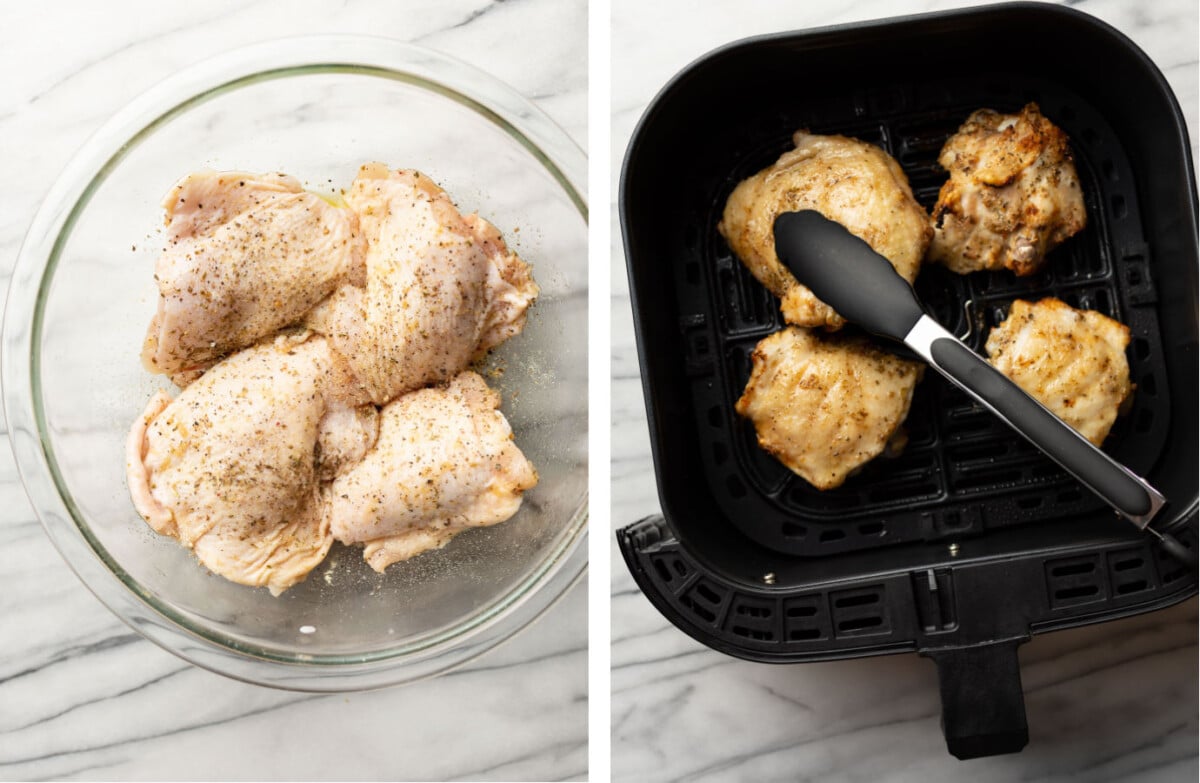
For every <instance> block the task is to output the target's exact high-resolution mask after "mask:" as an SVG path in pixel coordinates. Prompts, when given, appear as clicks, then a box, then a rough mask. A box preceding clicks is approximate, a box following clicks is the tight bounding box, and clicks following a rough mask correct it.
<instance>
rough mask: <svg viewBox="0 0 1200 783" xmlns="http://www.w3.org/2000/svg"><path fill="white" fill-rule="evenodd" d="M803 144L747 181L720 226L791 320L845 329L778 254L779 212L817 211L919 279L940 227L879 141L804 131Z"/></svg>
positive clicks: (910, 278) (800, 141)
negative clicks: (934, 224)
mask: <svg viewBox="0 0 1200 783" xmlns="http://www.w3.org/2000/svg"><path fill="white" fill-rule="evenodd" d="M793 139H794V141H795V144H796V148H795V149H793V150H791V151H790V152H786V153H784V155H783V156H782V157H781V158H779V160H778V161H776V162H775V163H774V164H773V165H772V166H770V167H768V168H766V169H763V170H762V171H760V172H758V173H757V174H755V175H754V176H752V177H749V178H747V179H745V180H742V182H740V183H739V184H738V186H737V187H736V188H735V189H734V191H733V193H732V194H730V196H729V200H728V201H727V202H726V203H725V211H724V214H723V215H722V217H721V222H720V223H719V224H718V226H717V229H718V230H719V231H720V232H721V235H722V236H724V237H725V240H726V241H727V242H728V243H729V247H730V248H731V249H732V250H733V252H734V254H735V255H737V257H738V258H739V259H741V261H742V263H743V264H745V265H746V267H747V268H748V269H749V270H750V272H751V273H752V274H753V275H754V276H755V277H756V278H757V279H758V281H759V282H760V283H762V284H763V285H765V286H766V287H767V288H768V289H770V291H771V293H773V294H775V296H778V297H780V299H782V300H783V301H782V303H781V309H782V311H783V317H784V320H786V321H787V322H788V323H790V324H796V325H797V326H823V327H825V328H827V329H840V328H841V326H842V325H843V324H844V323H845V319H843V318H842V317H841V316H840V315H838V314H837V313H836V312H834V310H833V308H832V307H830V306H829V305H827V304H825V303H824V302H822V301H821V300H819V299H817V297H816V296H814V295H813V293H812V291H810V290H809V289H808V288H806V287H805V286H802V285H800V283H798V282H797V281H796V278H795V277H793V276H792V273H791V272H789V271H788V270H787V268H786V267H784V265H783V264H782V263H781V262H780V261H779V257H778V256H777V255H776V254H775V234H774V224H775V218H776V217H778V216H779V215H780V214H782V213H784V212H793V211H798V210H802V209H814V210H816V211H818V212H820V213H821V214H822V215H824V216H825V217H827V218H829V219H830V220H835V221H837V222H838V223H841V224H842V225H843V226H845V227H846V229H847V230H849V231H850V233H852V234H854V235H855V236H857V237H859V238H861V239H863V240H864V241H866V242H867V244H869V245H870V246H871V247H872V248H874V249H875V252H877V253H879V254H881V255H883V256H884V257H886V258H887V259H888V260H889V261H891V262H892V265H893V266H894V267H896V271H897V272H899V273H900V275H901V276H902V277H903V278H904V279H905V280H907V281H908V282H910V283H911V282H912V281H913V280H915V279H916V277H917V272H918V271H919V270H920V267H921V259H922V258H923V257H924V255H925V248H926V247H927V246H928V244H929V240H930V237H931V236H932V235H933V229H932V228H931V227H930V225H929V217H928V215H926V214H925V210H923V209H922V208H921V206H920V205H919V204H918V203H917V202H916V200H915V199H914V198H913V195H912V189H911V188H910V187H909V184H908V178H907V177H905V176H904V172H903V170H901V168H900V165H899V164H898V163H896V161H895V160H893V159H892V157H891V156H890V155H888V154H887V153H886V152H884V151H883V150H881V149H880V148H879V147H876V146H874V145H872V144H867V143H866V142H863V141H859V140H858V139H850V138H847V137H845V136H818V135H815V134H811V133H807V132H805V131H798V132H797V133H796V134H795V136H794V137H793Z"/></svg>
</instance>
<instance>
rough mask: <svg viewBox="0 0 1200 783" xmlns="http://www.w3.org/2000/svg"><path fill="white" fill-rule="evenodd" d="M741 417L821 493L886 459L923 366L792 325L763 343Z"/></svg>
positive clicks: (741, 403) (754, 357)
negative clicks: (869, 463) (870, 463)
mask: <svg viewBox="0 0 1200 783" xmlns="http://www.w3.org/2000/svg"><path fill="white" fill-rule="evenodd" d="M751 360H752V364H753V367H752V369H751V372H750V380H749V382H748V383H747V384H746V389H745V392H744V393H743V394H742V397H741V399H739V400H738V401H737V412H738V413H740V414H741V415H742V416H745V417H746V418H748V419H749V420H750V421H751V422H753V424H754V429H755V431H756V432H757V433H758V443H759V445H760V446H762V447H763V448H764V449H766V450H767V451H768V452H770V453H771V454H773V455H775V457H776V458H777V459H778V460H779V461H780V462H782V463H783V464H784V465H786V466H787V467H788V468H789V469H790V470H791V471H792V472H793V473H795V474H796V475H798V476H800V477H802V478H803V479H804V480H805V481H807V482H808V483H810V484H812V485H813V486H814V487H816V488H817V489H832V488H834V487H837V486H840V485H841V484H842V482H844V481H845V480H846V478H847V477H848V476H849V475H850V474H851V473H853V472H854V471H855V470H857V469H858V468H859V467H860V466H862V465H863V464H865V463H866V462H867V461H869V460H871V459H873V458H874V457H876V456H878V455H879V454H881V453H882V452H883V451H884V450H885V448H886V447H887V446H888V445H889V441H891V440H892V439H893V437H894V436H895V435H896V434H897V430H898V428H899V427H900V424H901V423H902V422H903V421H904V418H905V417H906V416H907V415H908V409H909V406H910V405H911V404H912V396H913V389H914V388H915V387H916V385H917V381H918V380H919V379H920V377H921V373H922V369H923V367H922V365H921V364H919V363H917V362H911V361H907V360H905V359H900V358H898V357H896V356H893V355H891V354H889V353H885V352H883V351H881V350H879V349H878V348H876V347H874V346H873V345H871V344H870V343H869V342H867V341H865V340H863V339H858V338H844V337H841V336H825V337H823V336H818V335H817V334H816V333H815V332H813V331H811V330H809V329H801V328H796V327H788V328H786V329H784V330H782V331H779V332H776V333H775V334H772V335H771V336H769V337H766V338H764V339H763V340H761V341H760V342H759V343H758V345H757V346H755V348H754V353H753V354H752V357H751Z"/></svg>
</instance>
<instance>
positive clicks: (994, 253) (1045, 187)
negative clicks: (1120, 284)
mask: <svg viewBox="0 0 1200 783" xmlns="http://www.w3.org/2000/svg"><path fill="white" fill-rule="evenodd" d="M938 162H939V163H941V164H942V167H943V168H945V169H946V170H947V171H948V172H950V179H949V180H948V181H947V182H946V184H945V185H943V186H942V190H941V193H940V194H939V195H938V200H937V204H936V206H934V208H933V218H934V222H935V224H936V227H937V233H936V234H935V235H934V238H933V244H931V245H930V247H929V258H930V260H931V261H937V262H940V263H942V264H944V265H946V266H947V267H948V268H950V269H951V270H953V271H954V272H958V273H959V274H965V273H967V272H974V271H978V270H980V269H1011V270H1012V271H1013V272H1016V273H1017V274H1018V275H1031V274H1033V273H1034V272H1036V271H1037V270H1038V269H1039V268H1040V267H1041V265H1042V262H1043V261H1044V260H1045V258H1046V254H1047V253H1049V252H1050V251H1051V250H1053V249H1054V248H1055V247H1057V246H1058V245H1060V244H1061V243H1062V242H1063V241H1064V240H1066V239H1067V238H1068V237H1070V236H1072V235H1074V234H1076V233H1078V232H1079V231H1082V230H1083V227H1084V226H1085V225H1086V223H1087V214H1086V212H1085V211H1084V206H1083V191H1082V190H1081V189H1080V187H1079V176H1078V175H1077V174H1076V172H1075V164H1074V162H1073V161H1072V159H1071V146H1070V143H1069V142H1068V140H1067V135H1066V134H1065V133H1063V132H1062V131H1061V130H1060V129H1059V128H1058V127H1057V126H1055V125H1054V123H1052V122H1050V120H1048V119H1046V118H1045V117H1043V116H1042V114H1041V112H1040V111H1038V107H1037V104H1035V103H1031V104H1029V105H1027V106H1026V107H1025V108H1023V109H1021V111H1020V113H1019V114H999V113H997V112H994V111H991V110H990V109H980V110H979V111H977V112H975V113H974V114H972V115H971V116H970V117H968V118H967V121H966V122H965V123H963V125H962V127H961V128H959V129H958V132H957V133H956V134H954V135H953V136H951V137H950V139H949V140H948V141H947V142H946V145H945V146H944V147H943V148H942V152H941V155H940V156H939V157H938Z"/></svg>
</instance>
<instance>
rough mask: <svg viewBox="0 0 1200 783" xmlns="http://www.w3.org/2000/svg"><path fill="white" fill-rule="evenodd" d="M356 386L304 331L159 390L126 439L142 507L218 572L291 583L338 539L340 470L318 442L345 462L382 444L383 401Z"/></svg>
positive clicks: (158, 527)
mask: <svg viewBox="0 0 1200 783" xmlns="http://www.w3.org/2000/svg"><path fill="white" fill-rule="evenodd" d="M356 389H357V386H356V385H355V384H354V383H353V379H352V376H351V375H350V373H349V371H348V368H347V367H346V366H345V363H344V361H343V360H342V359H341V358H340V357H339V356H337V355H336V354H335V353H334V352H332V351H331V350H330V349H329V345H328V343H327V342H326V341H325V340H324V339H323V338H321V337H317V336H312V337H310V336H309V335H308V334H307V333H300V334H290V335H282V336H280V337H278V338H276V339H275V340H274V341H269V342H264V343H262V344H259V345H257V346H255V347H253V348H248V349H246V350H243V351H240V352H238V353H236V354H234V355H233V356H231V357H229V358H228V359H226V360H224V361H222V362H220V363H219V364H217V365H216V366H214V367H213V368H212V369H210V370H209V371H208V372H206V373H205V374H204V375H203V376H201V377H200V378H199V379H198V380H196V381H195V382H193V383H192V384H191V385H189V386H188V387H187V388H186V389H184V391H183V392H182V393H181V394H180V395H179V397H177V398H176V399H175V400H174V401H172V400H171V399H170V397H169V396H167V395H166V394H165V393H164V392H159V394H158V395H157V396H155V397H154V398H153V399H152V400H151V401H150V404H149V405H148V406H147V408H146V411H145V413H144V414H143V415H142V417H141V418H140V419H139V420H138V421H137V422H136V423H135V424H134V427H133V429H132V431H131V432H130V434H129V439H128V442H127V447H126V471H127V476H128V481H129V488H130V492H131V494H132V496H133V501H134V505H135V506H136V508H137V510H138V512H139V513H140V514H141V515H142V517H143V518H145V520H146V521H147V522H148V523H149V524H150V526H151V527H152V528H154V530H155V531H157V532H159V533H161V534H163V535H168V536H173V537H175V538H177V539H179V541H180V543H182V544H183V545H185V546H187V547H190V548H191V549H192V550H193V551H194V552H195V554H196V556H197V557H198V558H199V559H200V561H201V562H202V563H204V565H205V566H207V567H208V568H209V569H210V570H211V571H213V572H215V573H217V574H220V575H221V576H224V577H225V578H227V579H230V580H232V581H234V582H238V583H239V584H245V585H253V586H260V587H261V586H265V587H268V588H270V590H271V592H272V593H275V594H278V593H280V592H282V591H283V590H286V589H287V588H289V587H291V586H292V585H294V584H296V583H297V582H299V581H301V580H302V579H304V577H305V576H306V575H307V574H308V572H309V571H311V570H312V569H313V568H314V567H315V566H316V565H317V564H318V563H320V562H321V560H322V559H323V558H324V557H325V554H326V552H328V550H329V547H330V545H331V544H332V543H333V536H332V534H331V533H330V530H329V519H328V516H327V514H326V513H325V509H324V506H323V504H322V499H321V492H320V486H319V483H318V473H319V471H321V470H328V471H329V472H331V473H332V472H334V471H335V470H336V466H334V465H332V464H330V465H325V464H322V463H320V462H319V461H318V459H317V458H316V456H315V454H316V452H317V450H318V448H317V446H318V442H321V443H322V444H326V443H330V444H333V443H336V444H337V445H325V447H324V448H322V449H321V452H322V453H323V454H335V455H337V460H338V461H339V462H357V461H358V460H359V459H361V458H362V456H363V454H365V453H366V451H367V450H368V449H369V448H370V447H371V446H372V445H373V443H374V438H375V423H374V422H375V417H374V414H375V408H374V406H373V405H370V404H369V403H367V404H366V405H365V406H363V405H362V403H364V402H365V401H366V400H365V395H364V394H363V393H362V392H361V390H358V391H356ZM346 422H350V424H346ZM346 429H349V430H350V432H349V434H348V435H347V434H346V433H345V432H343V430H346ZM339 441H344V442H339Z"/></svg>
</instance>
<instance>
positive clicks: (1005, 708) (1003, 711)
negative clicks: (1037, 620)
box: [922, 639, 1029, 759]
mask: <svg viewBox="0 0 1200 783" xmlns="http://www.w3.org/2000/svg"><path fill="white" fill-rule="evenodd" d="M1024 641H1025V640H1024V639H1007V640H1004V641H998V642H987V643H984V644H980V645H975V646H971V647H955V648H947V649H940V650H925V651H923V652H922V655H924V656H926V657H928V658H932V659H933V662H934V663H935V664H937V669H938V683H939V686H940V688H941V692H942V732H943V733H944V734H945V735H946V748H947V749H948V750H949V751H950V753H951V755H953V756H954V757H955V758H959V759H973V758H979V757H981V756H998V755H1001V754H1003V753H1016V752H1018V751H1020V750H1021V748H1023V747H1025V745H1026V744H1027V743H1028V742H1029V726H1028V724H1027V723H1026V722H1025V698H1024V695H1023V694H1022V692H1021V671H1020V665H1019V663H1018V661H1017V646H1018V645H1019V644H1021V643H1022V642H1024Z"/></svg>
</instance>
